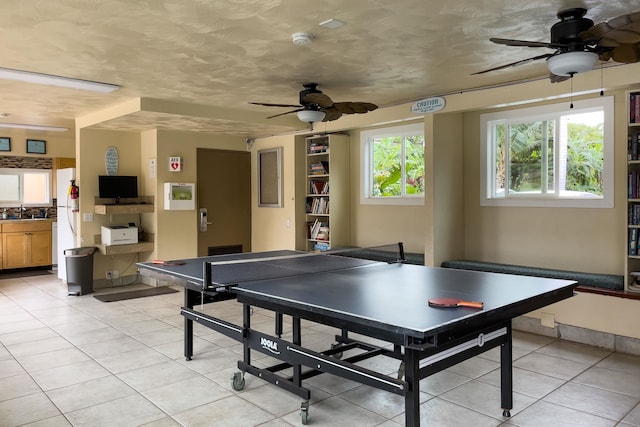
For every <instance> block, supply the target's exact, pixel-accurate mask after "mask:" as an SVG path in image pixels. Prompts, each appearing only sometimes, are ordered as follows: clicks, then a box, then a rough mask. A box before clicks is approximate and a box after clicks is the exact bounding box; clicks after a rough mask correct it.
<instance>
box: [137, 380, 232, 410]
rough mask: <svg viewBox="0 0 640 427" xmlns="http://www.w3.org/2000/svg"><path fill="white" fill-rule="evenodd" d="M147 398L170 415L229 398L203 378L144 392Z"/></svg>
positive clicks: (226, 392)
mask: <svg viewBox="0 0 640 427" xmlns="http://www.w3.org/2000/svg"><path fill="white" fill-rule="evenodd" d="M143 394H144V395H145V397H146V398H147V399H149V400H150V401H151V402H153V403H154V404H155V405H156V406H158V407H159V408H160V409H162V410H163V411H165V412H166V413H168V414H169V415H173V414H177V413H179V412H183V411H186V410H188V409H191V408H195V407H197V406H201V405H204V404H207V403H210V402H214V401H216V400H220V399H223V398H225V397H229V396H230V395H231V393H229V392H228V391H227V390H225V389H224V388H222V387H220V386H219V385H217V384H216V383H215V382H213V381H211V380H210V379H208V378H204V377H201V376H197V377H193V378H187V379H184V380H182V381H178V382H174V383H171V384H167V385H165V386H162V387H158V388H155V389H153V390H147V391H145V392H143Z"/></svg>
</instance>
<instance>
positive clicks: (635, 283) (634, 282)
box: [627, 271, 640, 292]
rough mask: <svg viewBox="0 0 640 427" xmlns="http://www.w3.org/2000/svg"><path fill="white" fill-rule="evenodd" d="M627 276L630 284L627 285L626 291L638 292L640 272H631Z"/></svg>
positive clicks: (639, 290) (639, 288)
mask: <svg viewBox="0 0 640 427" xmlns="http://www.w3.org/2000/svg"><path fill="white" fill-rule="evenodd" d="M629 275H630V276H631V279H632V282H631V283H629V284H628V285H627V289H628V290H630V291H633V292H640V271H632V272H631V273H629Z"/></svg>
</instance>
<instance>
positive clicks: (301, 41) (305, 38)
mask: <svg viewBox="0 0 640 427" xmlns="http://www.w3.org/2000/svg"><path fill="white" fill-rule="evenodd" d="M291 38H292V40H293V44H295V45H296V46H308V45H310V44H311V43H312V42H313V34H311V33H293V34H292V35H291Z"/></svg>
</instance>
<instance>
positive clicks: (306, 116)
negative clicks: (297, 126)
mask: <svg viewBox="0 0 640 427" xmlns="http://www.w3.org/2000/svg"><path fill="white" fill-rule="evenodd" d="M297 114H298V119H300V120H301V121H303V122H307V123H315V122H321V121H322V120H324V116H325V112H324V111H316V110H302V111H298V113H297Z"/></svg>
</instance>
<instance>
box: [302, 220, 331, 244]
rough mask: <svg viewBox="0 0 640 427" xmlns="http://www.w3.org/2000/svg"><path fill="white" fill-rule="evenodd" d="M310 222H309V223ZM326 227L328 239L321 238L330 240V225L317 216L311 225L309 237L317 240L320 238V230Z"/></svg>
mask: <svg viewBox="0 0 640 427" xmlns="http://www.w3.org/2000/svg"><path fill="white" fill-rule="evenodd" d="M307 224H309V223H307ZM322 228H324V229H325V233H326V236H327V238H326V239H321V240H329V238H328V237H329V226H328V225H327V224H326V223H323V222H322V221H320V220H319V219H318V218H316V220H315V221H313V223H311V225H310V227H309V239H311V240H317V239H318V235H319V234H320V230H321V229H322Z"/></svg>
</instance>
